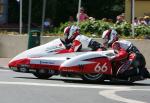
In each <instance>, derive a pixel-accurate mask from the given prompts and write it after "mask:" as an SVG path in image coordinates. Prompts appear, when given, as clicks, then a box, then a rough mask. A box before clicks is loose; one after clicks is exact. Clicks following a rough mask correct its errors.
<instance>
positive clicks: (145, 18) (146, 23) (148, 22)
mask: <svg viewBox="0 0 150 103" xmlns="http://www.w3.org/2000/svg"><path fill="white" fill-rule="evenodd" d="M144 21H145V25H150V17H149V16H144Z"/></svg>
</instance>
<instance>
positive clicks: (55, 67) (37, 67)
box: [30, 64, 60, 70]
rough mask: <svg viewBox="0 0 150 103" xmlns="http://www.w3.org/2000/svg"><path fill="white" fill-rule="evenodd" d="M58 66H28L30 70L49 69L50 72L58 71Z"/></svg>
mask: <svg viewBox="0 0 150 103" xmlns="http://www.w3.org/2000/svg"><path fill="white" fill-rule="evenodd" d="M59 67H60V66H59V65H46V64H30V68H35V69H41V68H42V69H44V68H45V69H50V70H59Z"/></svg>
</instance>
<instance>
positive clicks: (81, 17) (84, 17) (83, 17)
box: [77, 7, 89, 22]
mask: <svg viewBox="0 0 150 103" xmlns="http://www.w3.org/2000/svg"><path fill="white" fill-rule="evenodd" d="M88 18H89V16H88V15H87V14H86V13H85V11H84V8H83V7H81V8H80V13H79V14H77V19H79V22H81V21H85V20H87V19H88Z"/></svg>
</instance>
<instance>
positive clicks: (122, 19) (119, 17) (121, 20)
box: [116, 15, 125, 24]
mask: <svg viewBox="0 0 150 103" xmlns="http://www.w3.org/2000/svg"><path fill="white" fill-rule="evenodd" d="M116 19H117V20H116V24H122V23H123V22H124V21H125V20H124V16H122V15H118V16H117V18H116Z"/></svg>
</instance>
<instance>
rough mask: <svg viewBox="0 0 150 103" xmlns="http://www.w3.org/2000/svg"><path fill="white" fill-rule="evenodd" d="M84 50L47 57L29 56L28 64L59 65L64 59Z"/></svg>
mask: <svg viewBox="0 0 150 103" xmlns="http://www.w3.org/2000/svg"><path fill="white" fill-rule="evenodd" d="M84 53H85V52H74V53H65V54H56V55H51V56H47V57H40V58H29V59H30V64H45V65H58V66H60V65H61V64H62V63H63V62H64V61H66V60H68V59H71V58H74V57H76V56H79V55H82V54H84Z"/></svg>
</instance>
